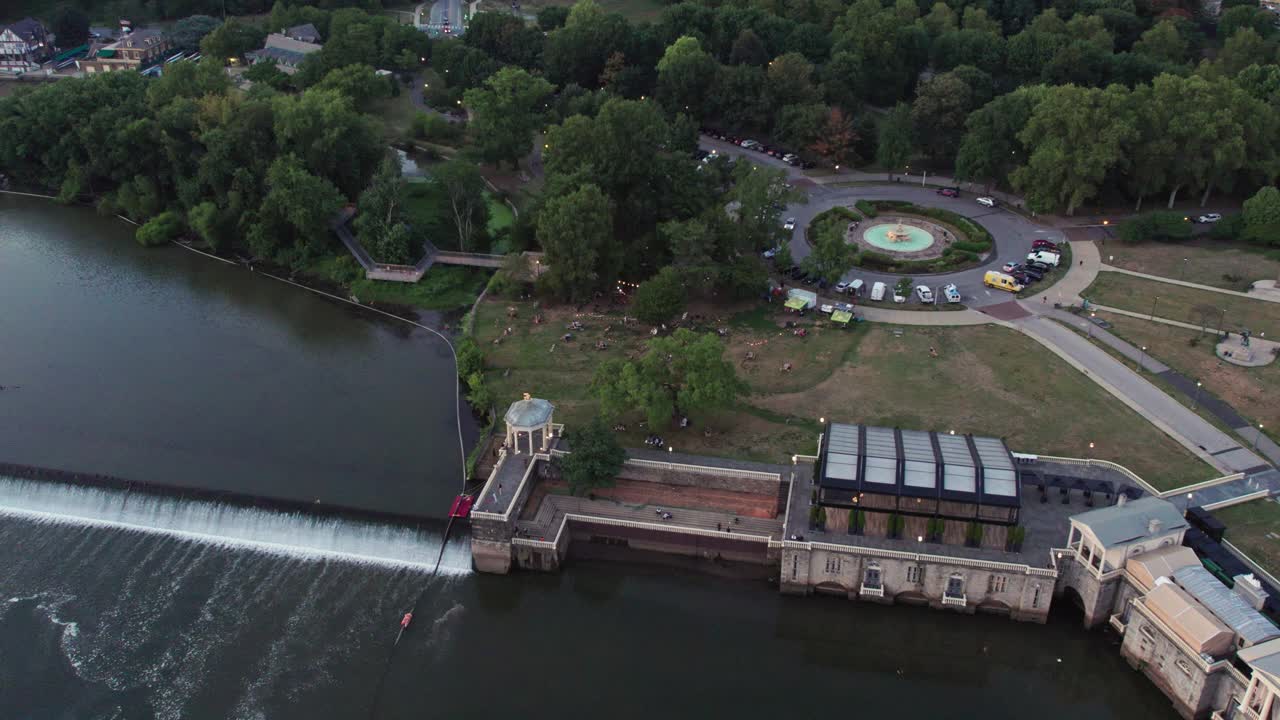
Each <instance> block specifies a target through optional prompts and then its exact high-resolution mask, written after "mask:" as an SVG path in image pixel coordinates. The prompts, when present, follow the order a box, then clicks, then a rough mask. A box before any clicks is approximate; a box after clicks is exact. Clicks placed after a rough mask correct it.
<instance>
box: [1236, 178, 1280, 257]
mask: <svg viewBox="0 0 1280 720" xmlns="http://www.w3.org/2000/svg"><path fill="white" fill-rule="evenodd" d="M1243 215H1244V236H1245V238H1246V239H1249V240H1252V241H1254V242H1261V243H1266V244H1268V245H1280V190H1277V189H1276V187H1275V186H1274V185H1268V186H1266V187H1263V188H1261V189H1259V190H1258V192H1256V193H1254V195H1253V197H1251V198H1249V199H1248V200H1245V201H1244V213H1243Z"/></svg>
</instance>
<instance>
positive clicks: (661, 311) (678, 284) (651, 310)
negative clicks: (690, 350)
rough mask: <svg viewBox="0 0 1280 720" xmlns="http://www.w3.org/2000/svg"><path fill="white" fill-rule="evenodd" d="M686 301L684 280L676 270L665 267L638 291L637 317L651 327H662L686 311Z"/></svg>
mask: <svg viewBox="0 0 1280 720" xmlns="http://www.w3.org/2000/svg"><path fill="white" fill-rule="evenodd" d="M685 299H686V292H685V287H684V278H682V277H681V276H680V273H679V272H678V271H677V270H676V269H675V268H673V267H670V266H668V267H664V268H662V270H661V271H659V272H658V274H657V275H654V276H653V277H651V278H649V279H648V280H645V281H644V282H642V283H640V287H639V289H637V290H636V299H635V305H634V307H635V312H636V317H638V318H640V320H641V321H643V322H645V323H648V324H649V325H661V324H662V323H665V322H667V321H668V320H670V319H671V318H673V317H675V316H676V315H677V314H679V313H680V311H682V310H684V304H685Z"/></svg>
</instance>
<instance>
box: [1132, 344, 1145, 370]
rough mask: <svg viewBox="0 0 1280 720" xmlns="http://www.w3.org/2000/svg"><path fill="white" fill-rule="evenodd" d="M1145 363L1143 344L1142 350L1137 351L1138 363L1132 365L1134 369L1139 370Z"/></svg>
mask: <svg viewBox="0 0 1280 720" xmlns="http://www.w3.org/2000/svg"><path fill="white" fill-rule="evenodd" d="M1146 363H1147V346H1146V345H1143V346H1142V350H1141V351H1140V352H1139V353H1138V364H1137V365H1136V366H1134V370H1137V371H1139V372H1141V371H1142V369H1143V368H1144V367H1146Z"/></svg>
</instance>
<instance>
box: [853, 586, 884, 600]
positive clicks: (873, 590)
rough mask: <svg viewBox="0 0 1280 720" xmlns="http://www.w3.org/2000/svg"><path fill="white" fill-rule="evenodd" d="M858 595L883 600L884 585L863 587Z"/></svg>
mask: <svg viewBox="0 0 1280 720" xmlns="http://www.w3.org/2000/svg"><path fill="white" fill-rule="evenodd" d="M858 595H859V596H861V597H874V598H882V597H884V586H883V585H863V586H862V589H861V590H859V591H858Z"/></svg>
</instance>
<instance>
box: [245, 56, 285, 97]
mask: <svg viewBox="0 0 1280 720" xmlns="http://www.w3.org/2000/svg"><path fill="white" fill-rule="evenodd" d="M244 78H245V79H246V80H248V81H249V82H251V83H253V84H255V85H257V84H259V83H261V84H263V85H266V86H267V87H269V88H272V89H274V90H285V89H287V88H288V87H289V85H290V80H289V76H288V75H287V74H285V72H284V71H282V70H281V69H280V67H279V66H278V65H277V64H276V61H275V60H274V59H272V58H268V59H266V60H262V61H260V62H256V63H254V64H252V65H250V66H249V69H248V70H245V72H244Z"/></svg>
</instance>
